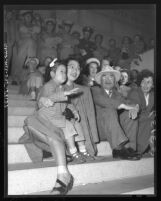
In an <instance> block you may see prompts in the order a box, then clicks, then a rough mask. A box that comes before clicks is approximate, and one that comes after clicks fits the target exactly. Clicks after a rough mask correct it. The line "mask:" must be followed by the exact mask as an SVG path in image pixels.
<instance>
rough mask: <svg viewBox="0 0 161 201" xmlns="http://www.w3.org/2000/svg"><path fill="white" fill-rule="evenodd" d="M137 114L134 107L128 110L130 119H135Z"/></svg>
mask: <svg viewBox="0 0 161 201" xmlns="http://www.w3.org/2000/svg"><path fill="white" fill-rule="evenodd" d="M137 114H138V112H137V110H136V109H135V108H134V109H131V110H129V118H130V119H136V117H137Z"/></svg>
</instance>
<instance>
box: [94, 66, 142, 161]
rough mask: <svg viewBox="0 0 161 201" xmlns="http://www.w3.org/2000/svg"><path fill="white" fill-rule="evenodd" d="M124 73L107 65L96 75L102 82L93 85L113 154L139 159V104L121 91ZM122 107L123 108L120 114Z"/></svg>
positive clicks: (100, 120)
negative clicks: (137, 147)
mask: <svg viewBox="0 0 161 201" xmlns="http://www.w3.org/2000/svg"><path fill="white" fill-rule="evenodd" d="M120 76H121V75H120V72H119V71H117V70H114V69H113V68H112V67H110V66H105V67H104V68H103V69H102V71H100V72H99V73H97V74H96V76H95V80H96V82H97V83H98V84H99V85H100V86H94V87H92V88H91V89H92V94H93V100H94V103H95V106H96V115H97V116H96V118H97V125H98V131H99V134H100V135H104V136H105V137H106V139H107V140H108V141H109V143H110V146H111V148H112V154H113V158H121V159H128V160H138V159H140V155H139V154H138V153H137V152H136V151H135V150H136V135H137V129H138V122H137V119H136V117H137V113H138V110H139V108H138V105H135V104H132V102H130V101H129V100H125V99H124V98H123V97H122V96H121V95H120V94H119V93H118V92H117V90H116V83H117V82H118V81H119V79H120ZM118 110H122V112H121V113H120V114H119V115H118V113H117V111H118ZM100 137H101V136H100Z"/></svg>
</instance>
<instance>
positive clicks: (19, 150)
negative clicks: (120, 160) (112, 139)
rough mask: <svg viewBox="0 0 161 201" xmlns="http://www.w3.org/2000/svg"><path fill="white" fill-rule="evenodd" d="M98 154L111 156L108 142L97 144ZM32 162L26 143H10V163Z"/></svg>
mask: <svg viewBox="0 0 161 201" xmlns="http://www.w3.org/2000/svg"><path fill="white" fill-rule="evenodd" d="M97 149H98V154H97V155H98V156H111V155H112V151H111V147H110V145H109V143H108V142H101V143H99V144H98V145H97ZM22 162H23V163H28V162H32V161H31V159H30V157H29V155H28V153H27V150H26V149H25V146H24V144H17V143H15V144H14V143H12V144H11V143H10V144H9V145H8V164H16V163H22Z"/></svg>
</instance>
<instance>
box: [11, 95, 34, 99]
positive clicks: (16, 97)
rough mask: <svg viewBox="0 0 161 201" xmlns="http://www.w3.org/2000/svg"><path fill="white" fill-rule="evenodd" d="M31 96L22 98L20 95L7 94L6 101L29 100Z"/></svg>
mask: <svg viewBox="0 0 161 201" xmlns="http://www.w3.org/2000/svg"><path fill="white" fill-rule="evenodd" d="M30 99H31V96H23V95H22V94H8V100H30Z"/></svg>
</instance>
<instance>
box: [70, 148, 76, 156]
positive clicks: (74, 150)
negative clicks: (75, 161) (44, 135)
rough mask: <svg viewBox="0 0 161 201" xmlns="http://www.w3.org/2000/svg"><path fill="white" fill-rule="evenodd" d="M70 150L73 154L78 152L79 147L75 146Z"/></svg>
mask: <svg viewBox="0 0 161 201" xmlns="http://www.w3.org/2000/svg"><path fill="white" fill-rule="evenodd" d="M69 152H70V153H71V154H72V155H73V154H75V153H76V152H77V148H76V147H74V148H69Z"/></svg>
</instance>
